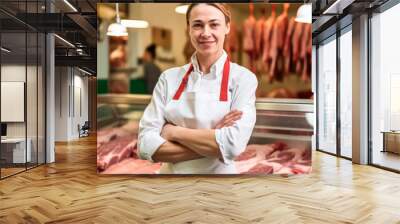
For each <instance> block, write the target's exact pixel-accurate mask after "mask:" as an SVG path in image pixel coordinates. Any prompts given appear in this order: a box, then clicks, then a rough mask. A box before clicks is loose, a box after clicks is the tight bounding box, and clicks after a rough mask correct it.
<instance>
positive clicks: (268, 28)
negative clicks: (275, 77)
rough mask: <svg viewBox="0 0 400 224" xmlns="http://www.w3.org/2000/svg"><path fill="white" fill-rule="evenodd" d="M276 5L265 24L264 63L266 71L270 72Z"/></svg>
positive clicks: (272, 7) (273, 6)
mask: <svg viewBox="0 0 400 224" xmlns="http://www.w3.org/2000/svg"><path fill="white" fill-rule="evenodd" d="M275 7H276V6H275V5H272V6H271V15H270V16H269V17H268V19H267V20H266V21H265V22H264V33H263V43H264V46H263V49H262V51H263V52H262V61H263V62H264V63H263V64H264V70H265V71H266V72H267V71H269V65H270V64H271V56H270V48H271V42H272V30H273V27H274V24H275V20H276V13H275V10H276V9H275Z"/></svg>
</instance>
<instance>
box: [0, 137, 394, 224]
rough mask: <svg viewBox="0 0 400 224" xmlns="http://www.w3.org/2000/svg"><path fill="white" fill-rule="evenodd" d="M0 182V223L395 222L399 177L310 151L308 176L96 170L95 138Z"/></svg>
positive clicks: (62, 148) (66, 146)
mask: <svg viewBox="0 0 400 224" xmlns="http://www.w3.org/2000/svg"><path fill="white" fill-rule="evenodd" d="M56 151H57V154H56V158H57V161H56V163H55V164H51V165H47V166H41V167H39V168H36V169H33V170H30V171H28V172H26V173H22V174H19V175H17V176H13V177H11V178H8V179H5V180H3V181H0V223H12V224H13V223H44V222H47V223H74V224H75V223H220V224H225V223H290V224H293V223H307V224H308V223H371V224H377V223H383V224H387V223H400V175H399V174H395V173H391V172H387V171H384V170H380V169H377V168H374V167H368V166H359V165H352V164H351V162H350V161H347V160H342V159H337V158H335V157H333V156H330V155H326V154H323V153H319V152H316V153H314V155H313V160H314V161H313V173H312V174H311V175H303V176H292V177H281V176H263V177H261V176H259V177H245V176H239V177H238V176H236V177H212V176H207V177H204V176H203V177H194V176H191V177H143V176H142V177H137V176H98V175H97V174H96V144H95V138H94V137H90V138H84V139H82V140H81V141H77V142H71V143H70V144H57V150H56Z"/></svg>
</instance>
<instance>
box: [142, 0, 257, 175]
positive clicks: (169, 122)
mask: <svg viewBox="0 0 400 224" xmlns="http://www.w3.org/2000/svg"><path fill="white" fill-rule="evenodd" d="M186 22H187V25H188V31H189V36H190V40H191V42H192V44H193V46H194V48H195V49H196V52H195V53H194V54H193V56H192V58H191V63H190V64H187V65H184V66H182V67H177V68H172V69H168V70H167V71H165V72H164V73H163V74H162V75H161V76H160V78H159V80H158V83H157V85H156V87H155V89H154V92H153V97H152V100H151V102H150V104H149V105H148V106H147V108H146V110H145V112H144V114H143V117H142V119H141V121H140V124H139V139H138V146H139V147H138V148H139V149H138V150H139V157H140V158H142V159H147V160H150V161H155V162H163V166H162V168H161V171H160V173H173V174H228V173H229V174H235V173H237V172H236V169H235V165H234V163H233V160H234V158H235V157H236V156H238V155H239V154H240V153H242V152H243V151H244V150H245V148H246V145H247V143H248V141H249V139H250V136H251V133H252V130H253V128H254V124H255V121H256V110H255V91H256V88H257V78H256V77H255V75H254V74H253V73H251V72H250V71H249V70H247V69H246V68H244V67H241V66H239V65H237V64H235V63H231V62H229V59H228V57H227V54H226V52H225V51H224V50H223V46H224V40H225V37H226V35H227V34H228V33H229V29H230V27H229V24H230V13H229V11H227V10H226V8H225V7H224V5H223V4H219V3H197V4H192V5H190V6H189V8H188V11H187V14H186Z"/></svg>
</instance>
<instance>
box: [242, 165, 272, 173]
mask: <svg viewBox="0 0 400 224" xmlns="http://www.w3.org/2000/svg"><path fill="white" fill-rule="evenodd" d="M273 172H274V168H273V167H272V166H269V165H266V164H262V163H259V164H257V165H255V166H253V167H252V168H251V169H249V170H248V171H246V172H243V174H272V173H273Z"/></svg>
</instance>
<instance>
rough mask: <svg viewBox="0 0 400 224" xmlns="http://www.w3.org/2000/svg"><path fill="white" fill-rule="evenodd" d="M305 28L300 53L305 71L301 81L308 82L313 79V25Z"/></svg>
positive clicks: (302, 72) (305, 25) (307, 25)
mask: <svg viewBox="0 0 400 224" xmlns="http://www.w3.org/2000/svg"><path fill="white" fill-rule="evenodd" d="M304 27H305V28H304V31H303V35H302V38H301V40H302V43H301V51H300V58H301V61H302V65H303V69H302V71H301V80H303V81H304V82H308V81H310V79H311V51H312V46H311V45H312V43H311V41H312V37H311V24H304Z"/></svg>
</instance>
